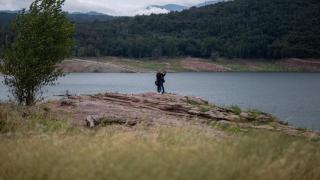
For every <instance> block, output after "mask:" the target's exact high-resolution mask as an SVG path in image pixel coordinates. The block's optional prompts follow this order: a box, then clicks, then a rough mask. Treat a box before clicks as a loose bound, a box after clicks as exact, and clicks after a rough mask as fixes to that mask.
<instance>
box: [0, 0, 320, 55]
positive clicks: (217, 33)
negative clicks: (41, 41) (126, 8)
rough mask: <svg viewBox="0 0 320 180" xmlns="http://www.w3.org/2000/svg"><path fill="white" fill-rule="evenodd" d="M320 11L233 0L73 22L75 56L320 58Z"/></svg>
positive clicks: (284, 2) (275, 0)
mask: <svg viewBox="0 0 320 180" xmlns="http://www.w3.org/2000/svg"><path fill="white" fill-rule="evenodd" d="M319 9H320V1H319V0H234V1H228V2H222V3H218V4H215V5H210V6H206V7H201V8H191V9H190V10H185V11H182V12H173V13H170V14H162V15H151V16H136V17H123V18H114V19H113V20H109V21H99V20H95V21H85V22H83V21H75V22H76V36H75V38H76V42H77V45H76V47H75V51H74V55H75V56H80V57H86V56H125V57H135V58H140V57H153V58H158V57H163V56H167V57H176V56H194V57H205V58H210V57H217V56H223V57H229V58H232V57H239V58H267V59H274V58H286V57H298V58H309V57H320V10H319ZM3 34H4V33H3V30H2V35H1V32H0V41H1V44H3V42H4V40H5V36H4V35H3Z"/></svg>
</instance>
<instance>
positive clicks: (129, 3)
mask: <svg viewBox="0 0 320 180" xmlns="http://www.w3.org/2000/svg"><path fill="white" fill-rule="evenodd" d="M32 1H33V0H0V10H17V9H22V8H27V7H28V6H29V4H30V3H31V2H32ZM201 2H204V0H66V3H65V6H64V10H66V11H70V12H75V11H77V12H78V11H80V12H88V11H97V12H102V13H106V14H110V15H118V16H122V15H133V14H136V12H137V11H139V10H141V9H143V8H144V7H146V6H148V5H164V4H170V3H171V4H172V3H174V4H179V5H185V6H191V5H195V4H198V3H201Z"/></svg>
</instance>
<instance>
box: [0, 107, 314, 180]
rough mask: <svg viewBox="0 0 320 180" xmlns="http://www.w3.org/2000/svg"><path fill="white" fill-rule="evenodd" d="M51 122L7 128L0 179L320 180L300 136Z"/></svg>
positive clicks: (36, 118)
mask: <svg viewBox="0 0 320 180" xmlns="http://www.w3.org/2000/svg"><path fill="white" fill-rule="evenodd" d="M14 113H16V114H17V115H18V116H19V115H21V114H20V113H19V112H18V111H17V112H14ZM3 114H5V113H3V112H2V115H1V116H0V117H1V118H2V116H3ZM7 115H11V112H9V113H8V114H7ZM18 116H17V117H18ZM44 117H45V116H44V115H43V114H41V113H40V114H37V115H32V116H27V117H26V118H25V121H24V122H23V123H19V124H18V125H17V126H18V127H19V128H17V127H13V128H12V129H11V130H10V131H8V130H7V131H2V133H1V135H0V179H1V180H7V179H8V180H11V179H18V180H19V179H34V180H37V179H41V180H42V179H53V180H56V179H111V180H112V179H139V180H140V179H141V180H143V179H146V180H149V179H159V180H160V179H161V180H162V179H182V180H188V179H222V180H223V179H246V180H248V179H249V180H250V179H297V180H303V179H308V180H309V179H310V180H312V179H314V180H316V179H320V148H319V144H316V143H312V142H309V141H307V140H304V139H301V138H294V137H288V136H284V135H281V134H278V133H271V132H250V133H248V134H246V135H244V134H241V136H240V135H239V137H236V136H234V137H230V138H223V139H221V138H216V137H214V136H213V135H212V134H211V133H210V132H207V131H202V130H200V129H198V128H193V127H192V126H187V125H186V126H180V127H166V126H154V127H145V126H142V125H141V126H137V127H134V128H126V127H121V126H108V127H100V128H98V129H95V130H88V129H82V128H77V127H74V126H71V125H69V124H68V123H67V122H65V121H57V120H54V118H47V119H44ZM43 121H44V122H45V123H44V122H43ZM23 126H26V127H24V128H23ZM28 132H33V133H32V134H30V133H28ZM21 133H22V135H21ZM19 134H20V135H19Z"/></svg>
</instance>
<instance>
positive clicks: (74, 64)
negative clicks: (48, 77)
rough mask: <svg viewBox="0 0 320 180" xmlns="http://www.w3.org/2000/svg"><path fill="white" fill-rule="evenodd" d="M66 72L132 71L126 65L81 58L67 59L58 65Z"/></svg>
mask: <svg viewBox="0 0 320 180" xmlns="http://www.w3.org/2000/svg"><path fill="white" fill-rule="evenodd" d="M57 68H59V69H62V71H63V72H66V73H122V72H132V71H131V70H128V69H126V68H124V67H121V66H118V65H115V64H111V63H104V62H96V61H86V60H80V59H72V60H65V61H63V62H62V63H60V64H58V65H57Z"/></svg>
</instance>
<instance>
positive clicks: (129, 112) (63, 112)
mask: <svg viewBox="0 0 320 180" xmlns="http://www.w3.org/2000/svg"><path fill="white" fill-rule="evenodd" d="M51 109H54V110H55V111H56V112H58V113H57V114H58V115H60V116H64V117H67V118H68V119H69V120H71V121H72V122H73V123H76V124H80V125H84V126H88V127H90V128H94V127H96V126H99V125H111V124H120V125H125V126H135V125H137V124H140V123H143V124H147V125H153V124H165V125H174V124H179V123H181V122H188V123H194V124H201V125H203V124H204V125H217V124H218V125H225V126H228V125H236V126H237V127H239V128H243V129H248V128H253V129H264V130H270V131H279V132H283V133H285V134H288V135H293V136H305V137H308V138H319V137H320V133H319V132H313V131H310V130H306V129H301V128H295V127H293V126H290V125H288V123H285V122H282V121H280V120H278V119H277V118H276V117H274V116H272V115H270V114H267V113H264V112H260V111H257V110H252V111H250V110H249V111H242V110H241V109H239V108H237V107H230V108H226V107H219V106H216V105H213V104H210V103H209V102H208V101H206V100H203V99H201V98H198V97H191V96H181V95H177V94H164V95H162V94H157V93H143V94H120V93H112V92H106V93H103V94H97V95H87V96H70V97H68V98H65V99H63V100H59V101H54V102H52V103H51Z"/></svg>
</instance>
